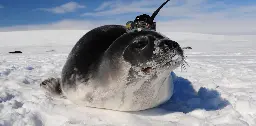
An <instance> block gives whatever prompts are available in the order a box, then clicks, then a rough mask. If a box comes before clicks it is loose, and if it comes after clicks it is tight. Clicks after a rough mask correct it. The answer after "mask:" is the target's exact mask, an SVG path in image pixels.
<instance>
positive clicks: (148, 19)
mask: <svg viewBox="0 0 256 126" xmlns="http://www.w3.org/2000/svg"><path fill="white" fill-rule="evenodd" d="M169 1H170V0H167V1H166V2H164V3H163V4H162V5H161V6H160V7H159V8H157V10H156V11H154V13H153V14H152V15H151V16H149V15H147V14H142V15H139V16H136V18H135V20H134V21H133V22H130V21H128V22H127V23H126V28H127V29H128V30H131V31H141V30H153V31H156V22H154V19H155V17H156V15H157V14H158V12H159V11H160V10H161V8H163V6H164V5H165V4H166V3H167V2H169Z"/></svg>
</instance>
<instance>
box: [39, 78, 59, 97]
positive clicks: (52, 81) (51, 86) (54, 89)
mask: <svg viewBox="0 0 256 126" xmlns="http://www.w3.org/2000/svg"><path fill="white" fill-rule="evenodd" d="M40 87H42V88H43V89H45V90H46V91H47V92H48V93H50V94H52V95H61V94H62V91H61V88H60V78H48V79H46V80H44V81H43V82H42V83H40Z"/></svg>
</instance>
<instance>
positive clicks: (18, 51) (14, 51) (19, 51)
mask: <svg viewBox="0 0 256 126" xmlns="http://www.w3.org/2000/svg"><path fill="white" fill-rule="evenodd" d="M9 53H22V52H21V51H14V52H9Z"/></svg>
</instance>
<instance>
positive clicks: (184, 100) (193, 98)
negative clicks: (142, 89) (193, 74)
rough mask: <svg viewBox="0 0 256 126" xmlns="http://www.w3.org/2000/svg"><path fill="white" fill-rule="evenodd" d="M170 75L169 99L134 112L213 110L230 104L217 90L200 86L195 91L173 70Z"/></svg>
mask: <svg viewBox="0 0 256 126" xmlns="http://www.w3.org/2000/svg"><path fill="white" fill-rule="evenodd" d="M171 77H173V78H174V80H173V81H174V94H173V95H172V97H171V98H170V100H168V101H167V102H166V103H164V104H162V105H160V106H158V107H156V108H154V109H149V110H145V111H140V112H135V113H134V114H143V115H144V114H146V115H152V114H154V115H155V114H157V115H159V114H168V113H172V112H183V113H189V112H192V111H193V110H197V109H204V110H206V111H213V110H220V109H222V108H224V107H226V106H227V105H228V104H230V103H229V102H228V101H227V100H225V99H223V98H221V96H220V94H219V92H218V91H217V90H210V89H207V88H204V87H201V88H200V89H199V90H198V92H197V91H196V90H195V89H194V88H193V86H192V83H191V82H190V81H189V80H187V79H184V78H182V77H178V76H176V75H175V73H174V72H172V73H171Z"/></svg>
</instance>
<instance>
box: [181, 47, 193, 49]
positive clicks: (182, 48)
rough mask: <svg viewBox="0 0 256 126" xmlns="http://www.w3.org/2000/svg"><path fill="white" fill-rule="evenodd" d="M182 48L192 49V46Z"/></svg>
mask: <svg viewBox="0 0 256 126" xmlns="http://www.w3.org/2000/svg"><path fill="white" fill-rule="evenodd" d="M182 49H192V47H190V46H187V47H183V48H182Z"/></svg>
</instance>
